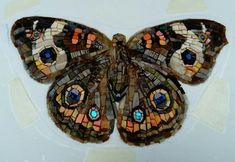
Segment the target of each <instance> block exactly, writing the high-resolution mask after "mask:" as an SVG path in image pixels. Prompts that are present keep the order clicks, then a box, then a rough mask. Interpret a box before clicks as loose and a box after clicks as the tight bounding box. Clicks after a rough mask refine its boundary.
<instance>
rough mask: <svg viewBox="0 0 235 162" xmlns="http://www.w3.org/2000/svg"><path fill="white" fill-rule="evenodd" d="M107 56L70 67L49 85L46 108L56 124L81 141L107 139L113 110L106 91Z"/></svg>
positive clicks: (110, 128) (111, 127)
mask: <svg viewBox="0 0 235 162" xmlns="http://www.w3.org/2000/svg"><path fill="white" fill-rule="evenodd" d="M108 64H109V60H108V59H107V58H106V57H103V56H102V57H101V58H98V59H97V60H96V61H93V62H90V63H89V62H88V63H86V64H84V65H76V64H75V66H73V67H71V68H70V69H69V70H68V71H67V72H66V73H64V74H63V75H62V76H61V77H60V78H58V79H57V80H56V82H55V83H54V84H53V85H52V86H51V88H50V90H49V92H48V95H47V101H48V108H49V112H50V115H51V116H52V119H53V120H54V122H55V123H56V125H57V126H58V127H59V128H60V129H61V130H62V131H64V132H66V133H67V134H69V135H70V136H71V137H72V138H74V139H77V140H79V141H81V142H103V141H106V140H108V138H109V136H110V134H111V133H112V131H113V127H114V114H113V110H112V107H111V104H110V99H109V92H108V86H107V84H108V79H107V66H108Z"/></svg>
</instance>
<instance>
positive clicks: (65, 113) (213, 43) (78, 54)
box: [11, 17, 227, 146]
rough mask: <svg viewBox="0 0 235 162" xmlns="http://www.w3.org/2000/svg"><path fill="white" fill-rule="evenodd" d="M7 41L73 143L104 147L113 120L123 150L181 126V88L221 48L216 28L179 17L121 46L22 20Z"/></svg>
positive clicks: (66, 25) (120, 41)
mask: <svg viewBox="0 0 235 162" xmlns="http://www.w3.org/2000/svg"><path fill="white" fill-rule="evenodd" d="M11 37H12V41H13V43H14V45H15V46H16V48H17V49H18V51H19V53H20V57H21V59H22V60H23V63H24V66H25V67H26V70H27V71H28V73H29V75H30V76H31V77H32V78H34V79H35V80H36V81H38V82H41V83H49V82H53V84H52V85H51V87H50V88H49V91H48V94H47V103H48V109H49V114H50V116H51V118H52V119H53V121H54V122H55V124H56V125H57V126H58V127H59V128H60V129H61V130H62V131H63V132H65V133H67V134H69V135H70V136H71V137H72V138H73V139H76V140H78V141H80V142H95V143H99V142H104V141H106V140H108V139H109V136H110V135H111V134H112V132H113V129H114V126H115V119H117V121H116V122H117V128H118V131H119V133H120V136H121V138H122V139H123V140H124V141H125V142H126V143H128V144H133V145H138V146H144V145H149V144H152V143H159V142H161V141H163V140H164V139H166V138H168V137H170V136H172V135H174V134H175V133H176V132H177V131H178V130H179V129H180V127H181V126H182V123H183V120H184V118H185V114H186V111H187V103H186V96H185V92H184V90H183V89H182V87H181V85H180V84H179V82H178V81H177V80H180V81H181V82H183V83H187V84H198V83H201V82H203V81H205V80H206V79H207V78H208V76H209V74H210V71H211V70H212V68H213V66H214V64H215V60H216V57H217V55H218V54H219V52H220V50H221V49H222V48H223V46H225V45H226V44H227V40H226V36H225V27H224V26H223V25H221V24H219V23H217V22H214V21H211V20H202V19H186V20H179V21H173V22H170V23H165V24H162V25H158V26H154V27H150V28H146V29H144V30H142V31H140V32H138V33H136V34H134V35H133V36H132V37H131V38H130V39H129V40H128V41H127V42H126V38H125V36H124V35H122V34H116V35H114V36H113V39H112V41H111V40H109V39H108V38H107V37H106V36H105V35H104V34H102V33H101V32H99V31H97V30H95V29H93V28H90V27H87V26H84V25H81V24H78V23H75V22H71V21H68V20H63V19H57V18H49V17H26V18H22V19H20V20H17V21H16V22H15V24H14V25H13V27H12V31H11Z"/></svg>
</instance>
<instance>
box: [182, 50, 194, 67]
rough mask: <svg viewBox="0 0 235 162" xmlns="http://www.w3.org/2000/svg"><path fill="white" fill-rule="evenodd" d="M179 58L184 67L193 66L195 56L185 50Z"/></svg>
mask: <svg viewBox="0 0 235 162" xmlns="http://www.w3.org/2000/svg"><path fill="white" fill-rule="evenodd" d="M181 58H182V60H183V62H184V64H185V65H193V64H194V63H195V61H196V54H195V53H194V52H192V51H190V50H188V49H187V50H185V51H184V52H183V53H181Z"/></svg>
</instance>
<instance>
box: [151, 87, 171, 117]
mask: <svg viewBox="0 0 235 162" xmlns="http://www.w3.org/2000/svg"><path fill="white" fill-rule="evenodd" d="M149 99H150V101H151V103H152V105H153V106H154V107H155V108H156V110H157V111H160V112H161V111H165V110H168V108H170V107H171V105H172V103H173V101H172V97H171V94H170V93H169V90H168V89H167V88H165V87H161V86H159V87H157V88H156V89H154V90H153V91H151V92H150V95H149Z"/></svg>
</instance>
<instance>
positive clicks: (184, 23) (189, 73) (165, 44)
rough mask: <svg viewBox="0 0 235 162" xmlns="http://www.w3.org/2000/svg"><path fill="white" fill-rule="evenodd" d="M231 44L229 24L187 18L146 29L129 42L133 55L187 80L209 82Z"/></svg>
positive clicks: (191, 82)
mask: <svg viewBox="0 0 235 162" xmlns="http://www.w3.org/2000/svg"><path fill="white" fill-rule="evenodd" d="M226 44H227V40H226V36H225V27H224V26H223V25H222V24H219V23H217V22H215V21H211V20H200V19H186V20H179V21H173V22H170V23H166V24H162V25H158V26H154V27H151V28H146V29H144V30H142V31H140V32H138V33H136V34H135V35H134V36H133V37H131V38H130V40H129V41H128V44H127V46H128V48H129V49H130V51H129V53H130V56H131V57H134V58H136V59H140V60H144V61H146V62H149V63H152V64H155V65H158V66H160V67H161V68H162V69H164V70H165V71H167V72H168V73H170V74H172V75H174V76H176V77H177V78H178V79H179V80H181V81H183V82H184V83H189V84H196V83H201V82H203V81H205V80H206V79H207V78H208V76H209V74H210V71H211V70H212V68H213V66H214V64H215V60H216V57H217V55H218V54H219V52H220V50H221V49H222V48H223V46H225V45H226Z"/></svg>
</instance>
